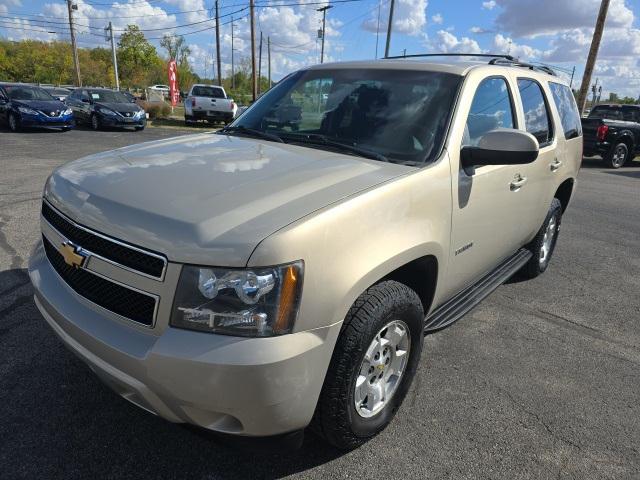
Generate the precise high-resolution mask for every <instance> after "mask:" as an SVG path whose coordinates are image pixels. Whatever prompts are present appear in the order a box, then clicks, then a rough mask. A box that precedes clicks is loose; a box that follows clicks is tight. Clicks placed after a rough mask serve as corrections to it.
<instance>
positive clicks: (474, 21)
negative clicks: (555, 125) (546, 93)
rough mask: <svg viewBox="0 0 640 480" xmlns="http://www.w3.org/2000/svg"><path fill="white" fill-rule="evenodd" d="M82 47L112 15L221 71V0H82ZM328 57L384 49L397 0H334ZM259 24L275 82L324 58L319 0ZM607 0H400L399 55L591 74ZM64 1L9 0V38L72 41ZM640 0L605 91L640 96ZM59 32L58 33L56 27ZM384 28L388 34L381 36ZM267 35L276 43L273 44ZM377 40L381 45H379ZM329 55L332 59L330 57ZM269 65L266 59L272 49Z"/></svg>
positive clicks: (208, 69) (205, 70) (242, 46)
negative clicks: (175, 37)
mask: <svg viewBox="0 0 640 480" xmlns="http://www.w3.org/2000/svg"><path fill="white" fill-rule="evenodd" d="M76 3H77V4H78V10H77V13H76V23H77V24H78V27H77V28H78V30H79V35H78V39H79V45H80V46H83V47H91V46H97V45H102V46H106V43H105V42H104V38H103V32H102V29H103V28H104V26H105V25H106V23H107V22H108V21H109V20H111V21H112V22H113V25H114V31H116V33H119V31H120V30H121V29H123V28H124V27H125V26H126V25H127V24H132V23H135V24H137V25H138V26H139V27H140V28H141V29H143V30H144V31H145V35H146V36H147V37H148V38H149V39H151V41H153V42H154V43H156V44H157V43H158V40H159V38H161V37H162V35H163V34H164V33H166V32H176V33H178V34H182V35H185V38H186V39H187V40H188V43H189V45H190V46H191V50H192V58H191V60H192V63H193V65H194V66H195V69H196V71H197V72H198V73H199V74H200V75H206V76H207V77H211V75H212V64H213V62H214V59H215V43H214V38H215V30H213V25H214V22H213V21H212V20H211V19H212V16H213V12H212V7H213V5H214V0H117V1H109V0H76ZM331 3H332V5H333V8H332V9H331V10H329V11H328V14H327V35H326V44H325V58H326V60H330V61H340V60H351V59H371V58H375V57H376V55H377V56H378V57H379V56H381V55H382V54H383V51H384V44H385V40H386V36H385V32H386V26H387V18H388V14H389V12H388V10H389V0H332V1H331ZM219 4H220V15H221V19H220V22H221V28H220V31H221V36H222V40H221V47H222V55H221V56H222V61H223V68H224V70H225V71H228V70H229V69H230V62H231V21H232V19H233V25H234V32H235V35H234V37H235V41H234V47H235V57H236V59H240V58H242V57H248V56H249V22H248V13H249V10H248V1H246V0H220V1H219ZM256 5H257V8H256V26H257V29H258V30H259V31H262V32H263V36H264V37H265V39H266V37H267V36H268V37H270V38H271V42H272V59H273V67H272V68H273V72H274V78H276V79H277V78H280V77H281V76H282V75H284V74H286V73H288V72H290V71H291V70H294V69H297V68H300V67H303V66H305V65H309V64H313V63H317V62H318V61H319V56H320V54H319V52H320V49H319V42H318V40H317V30H318V28H320V26H321V19H322V17H321V14H320V13H319V12H317V11H316V9H317V8H319V7H320V6H322V4H321V3H320V1H319V0H256ZM599 5H600V0H488V1H484V0H396V9H395V16H394V22H393V23H394V25H393V28H394V35H393V38H392V42H391V54H392V55H400V54H402V53H403V51H404V50H405V49H406V52H407V54H412V53H424V52H431V53H433V52H468V53H477V52H490V53H510V54H512V55H516V56H518V57H520V58H521V59H524V60H528V61H539V62H545V63H548V64H552V65H556V66H558V67H561V68H562V69H565V70H567V71H570V70H571V69H572V68H573V67H574V66H575V67H576V76H575V79H574V87H575V86H576V84H579V82H580V79H581V77H582V70H583V67H584V61H585V59H586V56H587V52H588V49H589V44H590V41H591V35H592V32H593V26H594V24H595V19H596V16H597V12H598V8H599ZM66 15H67V8H66V3H65V2H64V0H55V1H54V0H51V1H46V0H44V1H41V0H0V36H1V37H5V38H10V39H14V40H19V39H23V38H38V39H44V40H47V39H61V40H68V39H69V31H68V24H66V23H65V21H66ZM639 17H640V0H611V7H610V10H609V15H608V17H607V23H606V27H605V34H604V39H603V44H602V47H601V50H600V56H599V58H598V64H597V67H596V73H595V76H596V77H598V79H599V81H600V82H602V84H603V91H604V92H610V91H613V92H617V93H619V94H623V95H629V96H633V97H638V96H640V21H639ZM54 32H55V33H54ZM378 32H379V34H378ZM265 41H266V40H265ZM376 45H377V49H376ZM326 60H325V61H326ZM265 62H266V55H265Z"/></svg>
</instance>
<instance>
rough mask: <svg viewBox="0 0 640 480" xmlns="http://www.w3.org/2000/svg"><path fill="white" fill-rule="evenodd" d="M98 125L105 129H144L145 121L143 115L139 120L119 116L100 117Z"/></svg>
mask: <svg viewBox="0 0 640 480" xmlns="http://www.w3.org/2000/svg"><path fill="white" fill-rule="evenodd" d="M100 124H101V125H103V126H105V127H138V128H139V127H144V126H146V125H147V119H146V117H145V116H144V115H143V116H142V117H140V118H133V117H121V116H120V115H100Z"/></svg>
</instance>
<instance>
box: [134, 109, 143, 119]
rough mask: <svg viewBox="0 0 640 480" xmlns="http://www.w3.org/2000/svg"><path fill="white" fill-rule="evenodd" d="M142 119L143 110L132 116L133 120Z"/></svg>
mask: <svg viewBox="0 0 640 480" xmlns="http://www.w3.org/2000/svg"><path fill="white" fill-rule="evenodd" d="M141 117H144V110H138V111H137V112H136V113H134V114H133V118H141Z"/></svg>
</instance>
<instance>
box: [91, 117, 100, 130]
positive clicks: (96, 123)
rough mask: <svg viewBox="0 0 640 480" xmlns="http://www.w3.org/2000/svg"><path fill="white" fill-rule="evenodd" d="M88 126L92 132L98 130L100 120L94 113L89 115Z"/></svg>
mask: <svg viewBox="0 0 640 480" xmlns="http://www.w3.org/2000/svg"><path fill="white" fill-rule="evenodd" d="M89 125H90V126H91V128H92V130H96V131H97V130H100V119H99V118H98V116H97V115H96V114H95V113H92V114H91V117H90V118H89Z"/></svg>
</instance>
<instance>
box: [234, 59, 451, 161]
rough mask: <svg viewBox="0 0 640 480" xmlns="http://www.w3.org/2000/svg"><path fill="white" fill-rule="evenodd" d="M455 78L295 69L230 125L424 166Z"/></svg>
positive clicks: (438, 140)
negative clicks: (367, 152) (347, 147)
mask: <svg viewBox="0 0 640 480" xmlns="http://www.w3.org/2000/svg"><path fill="white" fill-rule="evenodd" d="M460 81H461V77H460V76H458V75H452V74H448V73H440V72H427V71H411V70H406V71H403V72H402V75H399V74H398V71H397V70H393V69H383V68H375V69H366V68H365V69H360V68H350V69H344V68H336V69H322V70H307V71H301V72H296V73H294V74H292V75H290V76H288V77H287V78H285V79H284V80H281V81H280V82H279V83H278V85H277V86H275V87H274V88H273V89H271V90H269V91H268V92H267V93H265V94H264V95H263V96H262V97H261V98H260V100H258V101H257V102H256V103H255V104H254V105H253V106H252V107H251V108H250V109H249V110H247V112H246V113H244V114H243V115H242V116H241V117H239V118H238V120H237V121H236V122H235V123H234V126H239V125H243V126H245V127H247V128H252V129H257V130H261V131H266V132H268V133H271V134H275V135H278V136H280V137H281V138H283V139H285V141H287V142H291V143H296V144H307V145H309V146H311V147H314V148H321V149H327V150H331V149H336V148H337V146H336V144H343V145H345V146H349V147H357V148H360V149H362V150H367V151H369V152H374V153H378V154H381V155H384V156H385V157H387V158H389V159H390V160H391V161H393V162H407V163H423V162H425V161H430V160H433V159H435V157H436V156H437V155H438V154H439V152H440V150H441V147H442V142H443V141H444V136H445V134H446V129H447V125H448V122H449V118H450V115H451V111H452V110H453V103H454V99H455V95H456V92H457V89H458V85H459V84H460ZM330 143H332V144H333V146H331V145H330Z"/></svg>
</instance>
